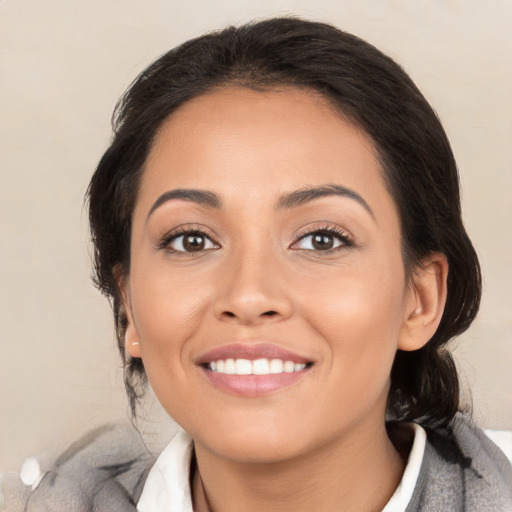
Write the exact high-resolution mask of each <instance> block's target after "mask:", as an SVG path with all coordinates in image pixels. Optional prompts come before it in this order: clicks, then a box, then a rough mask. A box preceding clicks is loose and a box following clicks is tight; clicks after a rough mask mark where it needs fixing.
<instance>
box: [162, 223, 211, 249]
mask: <svg viewBox="0 0 512 512" xmlns="http://www.w3.org/2000/svg"><path fill="white" fill-rule="evenodd" d="M193 234H199V235H201V236H204V237H205V238H207V239H208V240H210V241H211V242H212V243H213V244H214V245H215V246H216V247H215V248H220V244H219V242H217V240H216V238H217V237H216V236H215V234H214V233H213V232H212V231H211V230H210V229H208V228H207V227H206V226H202V225H199V224H182V225H180V226H177V227H175V228H172V229H171V230H169V231H167V232H166V233H165V234H164V235H163V236H161V237H159V238H158V241H157V243H156V244H155V247H156V249H164V250H168V251H170V252H175V253H180V252H185V251H177V250H175V249H170V248H169V245H170V244H171V242H173V241H174V240H176V239H177V238H179V237H181V236H185V235H193ZM206 250H211V249H206ZM198 252H199V251H198ZM191 254H192V253H191Z"/></svg>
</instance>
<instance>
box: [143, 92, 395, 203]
mask: <svg viewBox="0 0 512 512" xmlns="http://www.w3.org/2000/svg"><path fill="white" fill-rule="evenodd" d="M326 183H331V184H339V185H342V186H344V187H347V188H350V189H353V190H355V191H356V192H358V193H363V194H364V195H367V196H369V198H370V200H372V201H373V202H377V203H378V202H382V200H383V199H385V200H386V201H388V202H389V200H390V197H389V195H388V194H387V191H386V188H385V186H384V182H383V179H382V176H381V168H380V165H379V163H378V160H377V158H376V156H375V151H374V148H373V145H372V143H371V140H370V139H369V137H368V136H367V135H366V134H365V133H364V132H363V131H362V130H360V129H359V128H358V127H356V126H355V125H354V124H353V123H351V122H349V121H347V120H346V119H344V118H343V117H342V115H341V114H340V113H339V112H338V111H337V110H336V109H335V108H333V106H332V105H331V103H330V102H329V101H328V100H326V99H325V98H324V97H322V96H321V95H319V94H317V93H314V92H310V91H306V90H301V89H297V88H281V89H273V90H266V91H263V92H261V91H254V90H252V89H248V88H242V87H230V88H225V89H221V90H218V91H216V92H213V93H210V94H206V95H203V96H200V97H197V98H195V99H193V100H190V101H189V102H187V103H185V104H184V105H182V106H181V107H180V108H179V109H178V110H176V111H175V112H174V113H173V114H171V115H170V116H169V118H168V119H167V120H166V121H165V122H164V124H163V125H162V127H161V128H160V129H159V131H158V133H157V136H156V138H155V141H154V144H153V147H152V149H151V152H150V154H149V156H148V159H147V161H146V164H145V169H144V174H143V178H142V182H141V188H140V194H139V199H140V200H141V201H145V200H146V199H147V200H148V201H150V200H151V198H153V199H154V198H155V197H156V196H158V195H159V194H161V193H163V192H165V191H166V190H170V189H173V188H190V187H193V188H202V189H208V190H213V191H215V192H218V193H219V194H220V195H226V196H228V198H229V196H230V195H231V196H233V197H234V196H237V195H239V194H240V193H241V191H244V196H245V199H246V201H249V200H250V198H251V197H254V198H255V201H261V200H262V196H263V195H267V196H270V195H274V196H275V195H279V194H280V193H286V192H289V191H290V190H294V189H297V188H301V187H307V186H315V185H322V184H326ZM150 196H151V197H150ZM373 196H374V197H373ZM379 196H382V197H379ZM384 196H388V197H384ZM147 207H148V205H146V208H147Z"/></svg>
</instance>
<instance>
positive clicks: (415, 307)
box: [398, 253, 448, 351]
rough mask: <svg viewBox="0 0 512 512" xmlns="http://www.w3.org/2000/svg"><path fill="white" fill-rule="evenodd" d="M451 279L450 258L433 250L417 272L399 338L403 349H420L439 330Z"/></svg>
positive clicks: (409, 286) (417, 268)
mask: <svg viewBox="0 0 512 512" xmlns="http://www.w3.org/2000/svg"><path fill="white" fill-rule="evenodd" d="M447 279H448V260H447V259H446V256H445V255H444V254H441V253H431V254H430V255H429V256H428V257H427V258H425V259H424V260H423V261H422V262H421V264H420V265H418V266H417V267H416V269H415V270H414V271H413V273H412V275H411V278H410V282H409V285H408V289H407V292H406V298H405V309H404V322H403V324H402V328H401V330H400V336H399V340H398V348H399V349H400V350H406V351H411V350H418V349H420V348H421V347H423V346H424V345H426V344H427V342H428V341H429V340H430V338H432V336H433V335H434V333H435V332H436V330H437V328H438V326H439V323H440V322H441V318H442V316H443V311H444V306H445V304H446V296H447Z"/></svg>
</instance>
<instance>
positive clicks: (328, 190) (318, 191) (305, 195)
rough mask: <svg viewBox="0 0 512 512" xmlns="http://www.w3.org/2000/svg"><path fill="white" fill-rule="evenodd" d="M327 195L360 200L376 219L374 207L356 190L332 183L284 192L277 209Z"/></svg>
mask: <svg viewBox="0 0 512 512" xmlns="http://www.w3.org/2000/svg"><path fill="white" fill-rule="evenodd" d="M326 196H341V197H347V198H349V199H352V200H354V201H356V202H358V203H359V204H360V205H361V206H362V207H363V208H364V209H365V210H366V211H367V212H368V213H369V214H370V215H371V216H372V217H373V218H374V219H375V215H374V214H373V211H372V209H371V208H370V206H369V205H368V203H367V202H366V201H365V200H364V199H363V198H362V197H361V196H360V195H359V194H358V193H357V192H354V191H353V190H351V189H349V188H346V187H342V186H341V185H331V184H328V185H321V186H319V187H307V188H302V189H300V190H294V191H293V192H288V193H286V194H283V195H282V196H281V197H280V198H279V200H278V201H277V205H276V210H281V209H289V208H296V207H298V206H302V205H303V204H306V203H309V202H311V201H314V200H315V199H319V198H321V197H326Z"/></svg>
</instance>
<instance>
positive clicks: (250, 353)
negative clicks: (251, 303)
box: [196, 342, 311, 365]
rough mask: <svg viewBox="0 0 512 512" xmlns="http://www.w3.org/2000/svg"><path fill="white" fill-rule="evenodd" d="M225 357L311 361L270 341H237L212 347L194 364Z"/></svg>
mask: <svg viewBox="0 0 512 512" xmlns="http://www.w3.org/2000/svg"><path fill="white" fill-rule="evenodd" d="M226 359H249V360H256V359H282V360H283V361H293V362H294V363H299V364H300V363H302V364H306V363H310V362H311V361H310V360H309V359H307V358H305V357H303V356H301V355H299V354H296V353H294V352H291V351H290V350H287V349H285V348H283V347H280V346H278V345H274V344H272V343H241V342H237V343H229V344H227V345H223V346H222V347H217V348H214V349H213V350H210V351H208V352H206V353H204V354H202V355H200V356H199V357H198V358H197V360H196V364H198V365H201V364H206V363H210V362H212V361H219V360H226Z"/></svg>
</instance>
